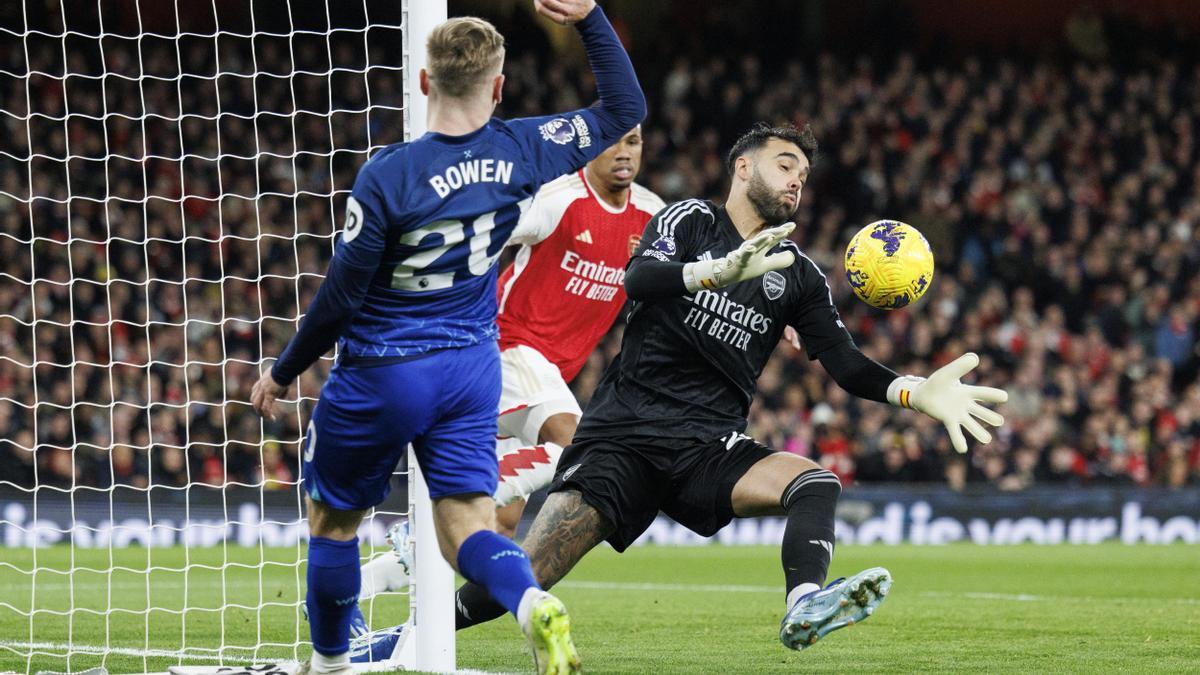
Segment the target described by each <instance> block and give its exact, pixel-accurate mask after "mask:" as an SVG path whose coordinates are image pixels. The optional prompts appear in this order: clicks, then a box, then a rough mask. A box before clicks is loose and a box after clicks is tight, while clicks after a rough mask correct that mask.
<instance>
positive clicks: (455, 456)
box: [413, 342, 500, 499]
mask: <svg viewBox="0 0 1200 675" xmlns="http://www.w3.org/2000/svg"><path fill="white" fill-rule="evenodd" d="M447 351H451V350H447ZM452 351H454V352H455V353H454V354H453V358H448V359H445V360H443V361H442V362H441V363H440V364H439V365H440V368H439V369H438V372H436V373H431V374H430V376H432V377H436V378H437V379H438V380H439V382H441V395H440V398H439V404H438V409H437V416H436V418H435V419H434V420H433V422H432V423H431V424H430V425H429V427H428V428H427V429H426V430H425V431H424V433H422V434H421V435H420V436H419V437H417V438H416V439H414V440H413V450H414V452H415V454H416V456H417V462H418V463H419V464H420V467H421V472H422V474H423V475H424V477H425V483H426V484H427V485H428V486H429V495H430V496H431V497H432V498H434V499H439V498H442V497H453V496H461V495H476V494H478V495H484V496H486V497H487V498H488V499H491V497H492V495H493V494H494V493H495V492H496V481H497V475H498V470H497V462H496V406H497V404H498V402H499V399H500V361H499V353H498V352H497V349H496V344H495V343H494V342H489V343H484V344H479V345H475V346H472V347H467V348H464V349H457V350H452Z"/></svg>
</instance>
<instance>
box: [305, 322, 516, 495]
mask: <svg viewBox="0 0 1200 675" xmlns="http://www.w3.org/2000/svg"><path fill="white" fill-rule="evenodd" d="M499 403H500V352H499V350H498V349H497V347H496V343H495V342H486V343H483V344H478V345H474V346H471V347H466V348H463V349H446V350H443V351H439V352H435V353H433V354H430V355H429V356H426V357H423V358H418V359H415V360H411V361H404V362H401V363H392V364H388V365H379V366H351V367H347V366H346V365H344V364H340V365H338V366H337V367H336V368H334V369H333V371H332V372H331V373H330V374H329V379H328V380H327V381H326V382H325V386H324V387H323V388H322V389H321V397H320V399H319V400H318V401H317V406H316V408H315V409H314V410H313V417H312V422H310V423H309V426H308V438H307V439H306V441H305V445H304V489H305V491H307V492H308V495H309V496H310V497H312V498H313V500H315V501H318V502H321V503H322V504H327V505H329V506H331V507H333V508H335V509H343V510H361V509H367V508H370V507H372V506H376V505H377V504H379V503H380V502H382V501H383V500H384V499H385V498H386V497H387V495H388V492H390V491H391V485H390V479H391V476H392V473H393V472H394V471H395V469H396V464H397V463H398V462H399V461H400V458H401V457H402V456H403V455H404V452H405V450H406V449H407V447H408V444H409V443H412V445H413V449H414V450H415V451H416V455H417V462H418V463H419V464H420V465H421V471H422V472H423V473H424V475H425V482H426V483H427V484H428V485H429V494H430V496H431V497H433V498H434V499H437V498H439V497H449V496H453V495H465V494H474V493H479V494H484V495H489V496H490V495H492V494H494V493H495V492H496V481H497V478H498V470H497V466H496V410H497V407H498V406H499Z"/></svg>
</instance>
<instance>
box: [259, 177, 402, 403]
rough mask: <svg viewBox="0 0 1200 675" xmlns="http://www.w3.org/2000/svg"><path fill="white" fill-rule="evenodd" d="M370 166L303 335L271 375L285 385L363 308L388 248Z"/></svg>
mask: <svg viewBox="0 0 1200 675" xmlns="http://www.w3.org/2000/svg"><path fill="white" fill-rule="evenodd" d="M369 166H370V164H368V165H366V167H364V168H363V170H361V171H360V172H359V174H358V179H357V180H356V181H355V183H354V188H353V190H352V191H351V194H350V198H349V199H347V200H346V227H345V229H343V230H342V236H341V238H340V240H339V242H338V245H337V249H336V250H335V251H334V254H333V260H331V261H330V263H329V270H328V271H327V272H326V273H325V280H324V281H323V282H321V287H320V288H318V289H317V294H316V296H315V297H314V298H313V300H312V303H311V304H310V305H309V306H308V312H307V313H306V314H305V315H304V320H303V321H301V322H300V330H299V331H297V332H296V335H295V337H293V338H292V340H291V342H289V343H288V346H287V347H286V348H285V349H284V350H283V353H282V354H280V355H279V360H278V361H276V362H275V366H274V367H273V368H272V369H271V376H272V377H273V378H274V380H275V381H276V382H277V383H279V384H282V385H287V384H290V383H291V382H292V380H294V379H296V378H297V377H299V375H300V373H303V372H304V371H305V370H307V369H308V367H309V366H311V365H312V364H313V362H315V361H316V360H317V359H318V358H320V356H321V355H322V354H324V353H325V352H327V351H329V350H330V348H332V347H333V345H334V344H335V343H336V342H337V339H338V336H339V335H341V333H342V331H343V330H345V328H346V326H347V325H348V324H349V323H350V320H351V319H353V318H354V314H355V312H357V311H358V309H359V307H361V306H362V302H363V298H364V297H365V296H366V294H367V288H368V287H369V286H370V285H371V280H372V279H373V278H374V276H375V273H376V271H377V270H378V268H379V262H380V260H381V258H382V256H383V251H384V248H385V246H386V244H387V226H386V225H385V222H386V221H385V220H384V219H383V216H382V210H383V197H382V193H381V192H380V190H379V189H378V185H377V184H376V182H375V180H374V178H373V176H372V175H371V173H370V171H369V169H368V168H367V167H369Z"/></svg>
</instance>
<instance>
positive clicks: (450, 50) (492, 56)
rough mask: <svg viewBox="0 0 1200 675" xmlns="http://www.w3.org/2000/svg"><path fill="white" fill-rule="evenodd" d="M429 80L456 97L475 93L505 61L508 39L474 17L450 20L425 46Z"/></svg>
mask: <svg viewBox="0 0 1200 675" xmlns="http://www.w3.org/2000/svg"><path fill="white" fill-rule="evenodd" d="M425 50H426V56H427V59H428V63H427V66H426V68H427V70H428V72H429V79H430V80H431V81H432V83H433V84H434V85H435V86H436V87H437V89H438V91H439V92H441V93H442V94H444V95H446V96H450V97H452V98H462V97H464V96H467V95H469V94H471V93H472V88H473V87H475V86H476V85H478V84H480V83H481V82H482V81H483V80H484V79H485V78H486V77H487V76H489V75H492V74H494V73H498V72H499V70H500V64H501V63H503V62H504V37H503V36H502V35H500V33H499V31H497V30H496V27H495V26H493V25H492V24H490V23H488V22H487V21H484V20H483V19H479V18H476V17H473V16H463V17H456V18H454V19H450V20H449V21H446V22H444V23H442V24H441V25H439V26H438V27H437V28H434V29H433V32H431V33H430V34H429V40H428V42H426V43H425Z"/></svg>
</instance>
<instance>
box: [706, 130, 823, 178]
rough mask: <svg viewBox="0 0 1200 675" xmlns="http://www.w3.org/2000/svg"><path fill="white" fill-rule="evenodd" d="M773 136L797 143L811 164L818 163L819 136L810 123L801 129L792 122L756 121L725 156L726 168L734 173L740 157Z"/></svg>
mask: <svg viewBox="0 0 1200 675" xmlns="http://www.w3.org/2000/svg"><path fill="white" fill-rule="evenodd" d="M772 138H778V139H780V140H783V141H787V142H789V143H795V144H796V145H797V146H798V147H799V148H800V149H801V150H803V151H804V154H805V155H806V156H807V157H808V164H809V166H813V165H815V164H816V163H817V137H816V136H814V135H813V131H812V127H810V126H809V125H807V124H805V125H804V128H803V129H801V128H799V127H797V126H796V125H794V124H791V123H784V124H780V125H778V126H773V125H771V124H768V123H766V122H755V123H754V126H752V127H750V130H749V131H747V132H746V133H744V134H742V136H741V138H739V139H737V141H736V142H735V143H734V144H733V147H732V148H730V149H729V155H728V156H727V157H726V158H725V170H726V171H728V172H729V174H730V175H733V167H734V163H735V162H736V161H737V158H738V157H741V156H742V155H744V154H746V153H748V152H754V151H755V150H757V149H759V148H761V147H762V146H764V145H766V144H767V141H768V140H770V139H772Z"/></svg>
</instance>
